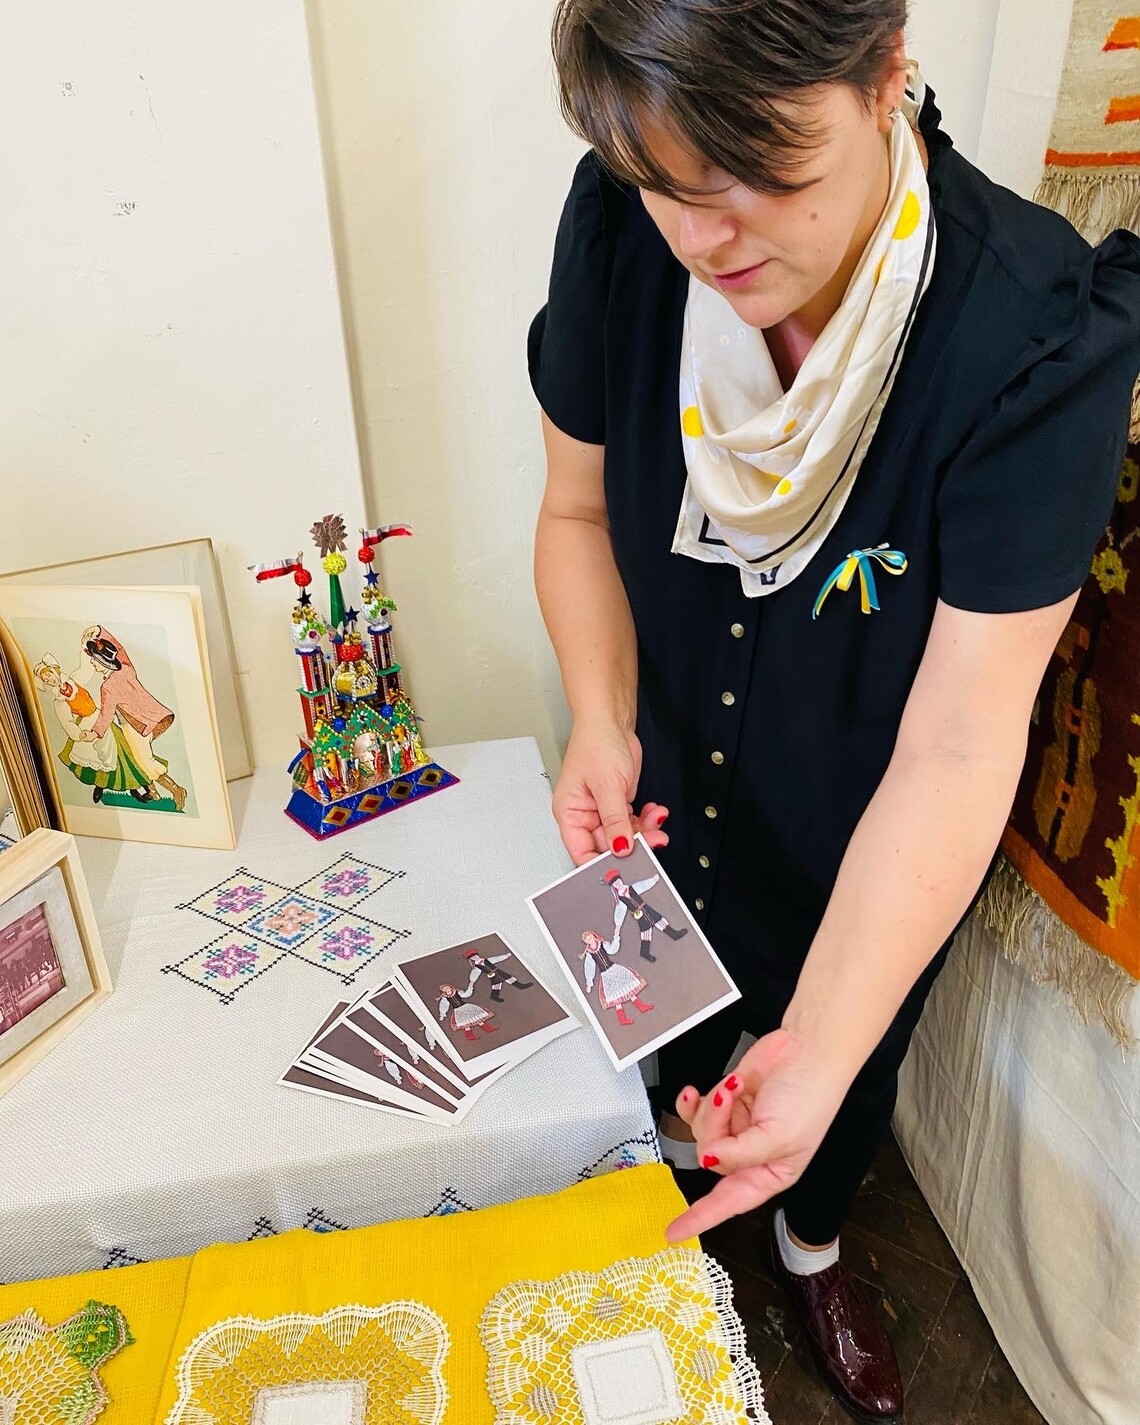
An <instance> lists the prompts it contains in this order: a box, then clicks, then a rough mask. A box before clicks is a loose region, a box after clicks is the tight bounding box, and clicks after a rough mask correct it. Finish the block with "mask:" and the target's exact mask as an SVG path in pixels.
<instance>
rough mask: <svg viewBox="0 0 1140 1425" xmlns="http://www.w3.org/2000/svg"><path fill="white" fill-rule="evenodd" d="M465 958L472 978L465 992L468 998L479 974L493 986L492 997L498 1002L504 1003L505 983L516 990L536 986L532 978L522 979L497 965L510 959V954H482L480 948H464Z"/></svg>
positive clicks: (465, 996)
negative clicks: (502, 993)
mask: <svg viewBox="0 0 1140 1425" xmlns="http://www.w3.org/2000/svg"><path fill="white" fill-rule="evenodd" d="M463 958H464V959H465V960H466V961H468V962H469V964H470V966H471V978H470V979H469V980H468V982H467V989H466V990H465V992H464V996H463V997H464V999H466V998H467V997H468V996H469V995H470V993H471V991H472V990H473V989H474V988H475V986H476V984H477V983H478V981H479V976H480V975H483V976H484V977H485V978H486V981H487V983H488V984H489V985H490V986H491V998H492V999H493V1000H495V1001H496V1002H497V1003H498V1004H502V1002H503V996H502V995H501V994H500V990H502V988H503V986H504V985H510V986H512V988H514V989H516V990H529V989H533V988H534V983H533V981H531V980H520V979H519V977H518V976H517V975H512V974H509V973H508V972H507V971H506V970H500V969H498V968H497V967H498V966H499V965H501V964H502V963H503V961H504V960H509V959H510V956H509V955H480V953H479V951H478V950H464V952H463Z"/></svg>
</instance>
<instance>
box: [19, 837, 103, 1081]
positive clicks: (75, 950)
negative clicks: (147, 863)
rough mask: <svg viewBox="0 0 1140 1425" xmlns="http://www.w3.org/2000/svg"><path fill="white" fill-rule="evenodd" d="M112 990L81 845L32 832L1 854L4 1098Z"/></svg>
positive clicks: (70, 840)
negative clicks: (81, 858) (83, 862)
mask: <svg viewBox="0 0 1140 1425" xmlns="http://www.w3.org/2000/svg"><path fill="white" fill-rule="evenodd" d="M110 993H111V976H110V973H109V971H108V969H107V961H106V959H105V958H104V955H103V947H102V945H101V943H100V940H99V931H98V927H97V926H96V924H95V916H94V912H93V911H92V909H91V899H90V896H89V895H88V893H87V882H86V880H85V879H84V876H83V867H82V866H81V864H80V861H79V853H78V851H77V850H76V846H75V840H74V838H73V837H71V836H68V835H67V834H66V833H65V832H61V831H47V830H44V829H39V830H36V831H33V832H32V833H31V835H29V836H26V837H24V838H23V839H22V840H21V841H19V842H18V843H17V844H16V845H14V846H13V847H11V848H10V849H9V850H8V851H6V852H4V854H3V855H2V856H0V1094H4V1093H6V1092H7V1090H8V1089H9V1088H11V1086H12V1085H13V1084H14V1083H15V1082H16V1081H17V1080H18V1079H20V1078H22V1077H23V1075H24V1074H26V1073H27V1072H28V1070H29V1069H31V1068H32V1067H33V1066H34V1065H35V1064H37V1063H38V1062H39V1061H40V1060H41V1059H42V1058H43V1057H44V1055H45V1054H47V1053H49V1052H50V1051H51V1050H52V1049H54V1048H55V1046H56V1045H57V1044H58V1043H59V1042H60V1041H61V1040H62V1039H63V1038H64V1037H65V1036H66V1035H68V1034H70V1033H71V1031H72V1030H73V1029H74V1028H75V1027H76V1025H77V1024H79V1023H80V1022H81V1021H82V1020H83V1019H85V1018H86V1017H87V1015H89V1014H90V1013H91V1011H92V1010H94V1009H97V1008H98V1006H99V1005H100V1004H102V1003H103V1001H104V1000H105V999H106V998H107V996H108V995H109V994H110Z"/></svg>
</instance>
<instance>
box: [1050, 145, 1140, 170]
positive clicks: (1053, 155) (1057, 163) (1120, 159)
mask: <svg viewBox="0 0 1140 1425" xmlns="http://www.w3.org/2000/svg"><path fill="white" fill-rule="evenodd" d="M1045 162H1046V163H1048V164H1051V165H1052V166H1053V167H1054V168H1127V167H1129V166H1131V165H1132V164H1140V150H1138V151H1137V152H1136V153H1062V152H1061V150H1060V149H1056V148H1051V149H1049V150H1048V152H1047V153H1046V154H1045Z"/></svg>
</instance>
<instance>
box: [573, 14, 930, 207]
mask: <svg viewBox="0 0 1140 1425" xmlns="http://www.w3.org/2000/svg"><path fill="white" fill-rule="evenodd" d="M906 16H907V0H558V8H557V11H556V13H555V17H554V34H553V48H554V61H555V65H556V68H557V71H558V80H559V87H560V98H561V103H562V111H563V113H564V114H565V116H566V119H567V122H568V123H569V124H570V126H571V128H572V129H574V130H575V132H576V133H578V134H579V135H581V137H582V138H584V139H585V140H586V142H587V143H589V144H590V145H592V147H593V148H594V149H596V150H597V152H598V155H599V156H600V158H601V160H602V162H603V163H604V164H605V166H606V167H607V168H609V169H610V170H611V171H612V172H613V173H614V174H616V175H617V177H619V178H621V179H624V180H625V181H626V182H629V183H633V184H635V185H636V186H637V187H639V188H648V189H652V190H654V191H655V192H660V193H667V194H669V195H671V196H680V195H682V194H686V195H689V196H693V195H694V194H696V193H697V192H700V191H702V190H699V189H694V188H682V187H680V186H679V185H678V184H677V182H676V180H675V179H674V178H673V177H671V176H670V174H669V173H667V172H666V171H665V170H664V168H663V167H662V166H661V164H660V162H659V161H658V160H657V159H656V158H655V157H654V155H653V153H652V152H651V150H650V145H649V144H648V142H647V141H646V137H645V133H644V131H643V127H642V125H643V124H644V122H645V121H646V120H647V119H649V120H654V121H657V122H663V123H664V124H666V125H667V126H668V127H670V128H671V129H672V130H673V131H674V132H675V133H676V135H677V136H678V138H679V139H680V140H681V141H682V142H684V143H686V144H687V145H688V146H690V147H691V148H692V149H693V150H694V151H695V152H696V153H697V154H700V155H701V156H702V157H703V158H704V159H705V161H706V162H708V163H709V164H711V165H712V166H713V167H716V168H719V169H722V170H723V171H724V172H726V173H729V174H731V175H732V177H733V178H735V179H736V180H738V181H739V182H741V183H744V184H746V185H747V186H748V187H749V188H754V189H756V190H758V191H761V192H769V193H792V192H795V191H796V190H797V189H798V188H799V187H801V186H802V185H801V184H798V183H797V182H796V181H795V176H794V175H795V170H796V167H797V165H798V164H800V163H802V162H803V161H804V159H805V158H806V157H807V155H808V153H809V152H810V150H811V148H812V146H813V143H814V142H815V141H816V140H817V138H818V134H817V133H816V132H815V131H813V128H812V126H811V125H810V124H809V123H808V122H806V120H805V117H804V115H803V114H802V113H800V112H798V110H799V109H800V108H801V107H802V100H803V98H804V93H803V91H804V90H806V89H807V88H809V87H810V86H813V85H820V84H836V83H838V84H849V85H851V86H852V87H854V88H856V89H858V90H859V91H860V92H861V93H862V94H863V95H864V96H866V97H867V98H868V100H869V99H870V98H871V97H872V96H873V94H874V90H875V87H876V86H877V85H878V84H880V83H881V82H882V80H883V76H884V74H885V73H886V72H887V70H888V68H889V66H890V60H891V56H892V55H893V53H894V51H895V46H896V44H897V40H898V33H899V31H900V30H901V29H903V27H904V26H905V24H906Z"/></svg>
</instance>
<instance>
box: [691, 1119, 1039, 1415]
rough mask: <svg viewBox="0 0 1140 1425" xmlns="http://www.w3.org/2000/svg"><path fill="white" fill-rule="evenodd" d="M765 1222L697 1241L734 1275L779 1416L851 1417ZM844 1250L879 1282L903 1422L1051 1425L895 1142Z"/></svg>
mask: <svg viewBox="0 0 1140 1425" xmlns="http://www.w3.org/2000/svg"><path fill="white" fill-rule="evenodd" d="M685 1176H686V1177H688V1176H689V1175H688V1174H686V1175H685ZM766 1224H767V1217H766V1216H765V1215H764V1214H763V1213H762V1212H761V1213H755V1214H751V1215H749V1216H747V1217H742V1218H737V1219H736V1220H735V1221H733V1222H730V1223H726V1224H725V1225H724V1226H723V1227H720V1228H717V1229H716V1230H715V1231H713V1232H710V1233H706V1234H705V1236H704V1237H703V1238H702V1242H703V1243H704V1245H705V1248H706V1250H707V1251H708V1252H709V1253H710V1254H711V1255H712V1256H713V1257H715V1258H716V1259H717V1261H719V1262H720V1263H721V1264H722V1266H724V1267H725V1269H726V1270H727V1271H728V1272H729V1274H730V1275H731V1277H732V1279H733V1283H734V1285H735V1288H736V1304H737V1309H738V1310H739V1312H740V1315H741V1317H742V1318H743V1320H744V1324H745V1326H746V1327H747V1330H748V1341H749V1349H750V1351H751V1354H752V1358H753V1359H754V1360H755V1362H756V1364H757V1365H758V1366H759V1368H760V1375H761V1378H762V1379H763V1382H764V1392H765V1397H766V1400H767V1404H768V1412H769V1414H770V1415H771V1417H772V1425H844V1423H845V1422H847V1421H848V1416H847V1415H846V1414H845V1412H844V1411H843V1410H841V1409H840V1407H839V1406H838V1405H837V1404H836V1402H835V1401H834V1400H832V1399H831V1397H830V1395H829V1394H828V1392H827V1391H826V1390H825V1388H824V1387H823V1386H822V1385H821V1384H820V1382H819V1378H818V1376H817V1375H816V1373H815V1369H814V1366H813V1364H812V1361H811V1357H810V1355H809V1354H808V1350H807V1347H806V1345H805V1343H804V1338H803V1332H802V1330H801V1328H800V1326H799V1323H798V1322H797V1321H796V1320H795V1318H794V1317H793V1316H792V1314H791V1311H790V1309H789V1307H788V1304H787V1298H786V1297H785V1296H784V1294H783V1292H782V1291H781V1290H780V1288H779V1287H778V1286H777V1285H776V1284H775V1283H774V1282H773V1280H772V1278H771V1275H770V1273H769V1270H768V1263H767V1245H766ZM843 1255H844V1259H845V1261H846V1262H847V1263H848V1265H849V1266H850V1267H851V1268H852V1270H853V1271H854V1272H855V1274H856V1275H857V1276H858V1277H860V1278H861V1279H862V1280H863V1281H864V1282H866V1283H867V1284H868V1286H869V1287H870V1288H871V1289H872V1292H873V1295H874V1299H875V1300H876V1302H877V1303H878V1305H879V1309H880V1310H881V1311H882V1312H883V1313H884V1315H885V1318H886V1323H887V1326H888V1327H889V1328H890V1331H891V1334H892V1336H893V1337H894V1342H895V1347H896V1350H897V1351H898V1357H899V1365H900V1366H901V1368H902V1373H903V1381H904V1382H905V1384H906V1414H905V1417H904V1419H905V1420H906V1421H907V1422H908V1425H1045V1421H1044V1417H1043V1416H1042V1415H1040V1414H1039V1413H1038V1412H1037V1410H1036V1409H1034V1407H1033V1405H1032V1403H1031V1402H1030V1400H1029V1398H1028V1397H1027V1396H1026V1394H1025V1392H1024V1391H1023V1390H1022V1388H1021V1385H1020V1384H1019V1382H1018V1380H1017V1377H1016V1376H1015V1375H1014V1374H1013V1372H1012V1370H1010V1368H1009V1365H1008V1363H1007V1361H1006V1359H1005V1357H1004V1356H1003V1355H1002V1353H1001V1350H1000V1348H999V1346H998V1344H997V1342H996V1341H995V1340H994V1335H993V1332H992V1331H991V1330H990V1328H989V1325H988V1323H987V1321H986V1319H985V1317H984V1316H983V1315H982V1313H981V1310H980V1308H979V1306H978V1303H977V1301H976V1299H975V1297H974V1293H973V1291H972V1290H971V1289H970V1284H969V1282H968V1281H967V1280H966V1278H965V1276H964V1275H963V1273H962V1269H961V1267H960V1266H959V1265H958V1259H957V1258H956V1257H955V1256H954V1253H953V1252H952V1251H951V1249H950V1244H949V1243H948V1242H947V1240H946V1238H945V1237H944V1236H943V1234H942V1231H941V1229H940V1228H939V1226H938V1224H937V1223H936V1222H935V1220H934V1218H933V1216H932V1215H931V1212H930V1209H929V1208H928V1207H927V1205H926V1202H925V1201H924V1199H923V1197H922V1194H921V1193H920V1192H919V1190H918V1187H917V1186H916V1184H915V1181H914V1179H913V1178H912V1177H911V1175H910V1172H909V1171H908V1169H907V1166H906V1163H905V1162H904V1161H903V1157H902V1154H901V1153H900V1152H899V1149H898V1146H897V1145H896V1144H895V1142H894V1140H893V1139H892V1140H891V1141H890V1142H889V1143H888V1144H887V1146H886V1147H885V1148H884V1149H883V1151H882V1152H881V1153H880V1154H879V1157H878V1160H877V1161H876V1164H875V1167H874V1170H873V1172H872V1174H871V1176H870V1177H869V1178H868V1179H867V1181H866V1182H865V1183H864V1185H863V1188H862V1191H861V1192H860V1194H859V1198H858V1200H857V1202H856V1204H855V1208H854V1211H853V1212H852V1215H851V1218H850V1221H849V1224H848V1227H847V1228H846V1229H845V1231H844V1235H843Z"/></svg>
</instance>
